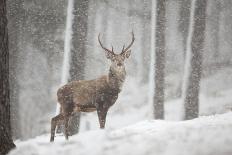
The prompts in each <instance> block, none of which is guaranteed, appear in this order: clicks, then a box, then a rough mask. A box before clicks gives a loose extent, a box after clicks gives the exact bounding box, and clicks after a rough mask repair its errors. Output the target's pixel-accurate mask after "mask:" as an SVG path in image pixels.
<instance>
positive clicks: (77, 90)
mask: <svg viewBox="0 0 232 155" xmlns="http://www.w3.org/2000/svg"><path fill="white" fill-rule="evenodd" d="M107 89H108V84H107V76H102V77H100V78H98V79H94V80H80V81H72V82H69V83H68V84H66V85H64V86H63V87H61V88H60V89H59V90H58V91H57V97H58V102H59V103H60V104H61V105H62V104H67V103H68V102H69V103H70V104H71V103H74V104H76V105H80V106H81V105H91V104H92V103H93V102H94V101H95V100H98V98H97V97H98V96H99V94H102V93H104V92H105V91H107Z"/></svg>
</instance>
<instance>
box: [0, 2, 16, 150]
mask: <svg viewBox="0 0 232 155" xmlns="http://www.w3.org/2000/svg"><path fill="white" fill-rule="evenodd" d="M0 73H1V74H0V154H7V153H8V152H9V151H10V150H11V149H12V148H14V147H15V145H14V143H13V140H12V136H11V125H10V86H9V50H8V31H7V17H6V0H0Z"/></svg>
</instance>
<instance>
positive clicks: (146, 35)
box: [140, 0, 151, 83]
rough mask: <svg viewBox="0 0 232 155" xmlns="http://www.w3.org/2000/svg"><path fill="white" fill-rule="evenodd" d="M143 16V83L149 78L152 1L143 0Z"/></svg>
mask: <svg viewBox="0 0 232 155" xmlns="http://www.w3.org/2000/svg"><path fill="white" fill-rule="evenodd" d="M142 3H143V10H144V11H143V16H142V45H141V46H142V49H143V52H142V64H140V65H142V66H143V67H142V74H141V75H142V77H141V83H146V82H147V81H148V79H149V61H148V60H149V57H150V55H149V51H150V49H151V48H150V47H151V45H150V44H149V43H150V42H151V40H150V38H151V34H150V27H151V20H149V18H150V11H151V1H150V0H143V1H142Z"/></svg>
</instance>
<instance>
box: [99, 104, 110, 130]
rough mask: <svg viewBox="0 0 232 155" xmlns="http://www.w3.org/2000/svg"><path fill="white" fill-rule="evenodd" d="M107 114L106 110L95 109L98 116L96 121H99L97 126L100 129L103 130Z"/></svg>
mask: <svg viewBox="0 0 232 155" xmlns="http://www.w3.org/2000/svg"><path fill="white" fill-rule="evenodd" d="M107 112H108V109H106V108H99V109H97V114H98V119H99V124H100V128H101V129H104V128H105V122H106V115H107Z"/></svg>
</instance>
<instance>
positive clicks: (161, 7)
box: [154, 0, 166, 119]
mask: <svg viewBox="0 0 232 155" xmlns="http://www.w3.org/2000/svg"><path fill="white" fill-rule="evenodd" d="M165 5H166V0H157V4H156V34H155V35H156V36H155V94H154V114H155V119H163V118H164V69H165V22H166V17H165Z"/></svg>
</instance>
